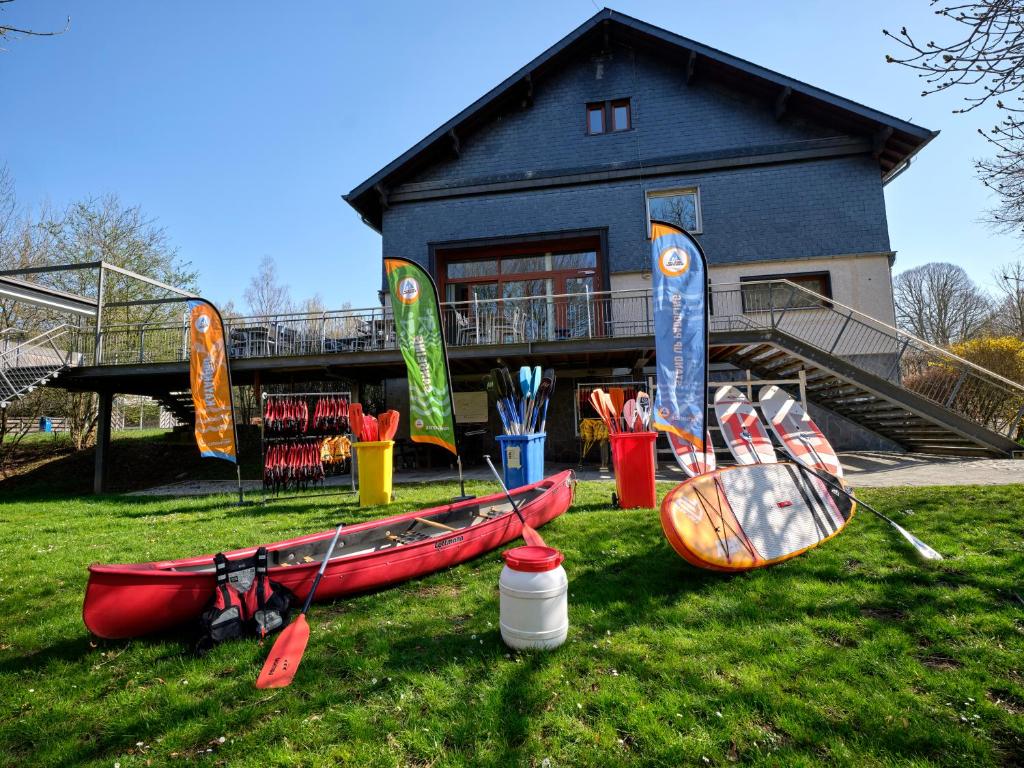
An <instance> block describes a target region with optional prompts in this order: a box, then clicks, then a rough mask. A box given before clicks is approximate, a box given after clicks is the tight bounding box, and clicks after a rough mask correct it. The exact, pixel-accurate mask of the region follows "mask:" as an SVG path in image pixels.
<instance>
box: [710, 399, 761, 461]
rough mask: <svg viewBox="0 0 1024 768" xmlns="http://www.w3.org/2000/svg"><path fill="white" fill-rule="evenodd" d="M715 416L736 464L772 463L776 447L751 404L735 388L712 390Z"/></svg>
mask: <svg viewBox="0 0 1024 768" xmlns="http://www.w3.org/2000/svg"><path fill="white" fill-rule="evenodd" d="M715 418H716V419H718V426H719V427H721V429H722V436H723V437H725V444H726V445H727V446H729V450H730V451H732V455H733V457H734V458H735V459H736V463H737V464H774V463H775V462H776V458H775V449H774V448H773V447H772V441H771V438H769V437H768V433H767V432H766V431H765V428H764V426H763V425H762V424H761V419H759V418H758V416H757V411H755V410H754V406H753V405H751V404H750V401H749V400H747V397H746V395H744V394H743V393H742V392H740V391H739V390H738V389H736V387H734V386H731V385H726V386H724V387H719V388H718V391H717V392H715Z"/></svg>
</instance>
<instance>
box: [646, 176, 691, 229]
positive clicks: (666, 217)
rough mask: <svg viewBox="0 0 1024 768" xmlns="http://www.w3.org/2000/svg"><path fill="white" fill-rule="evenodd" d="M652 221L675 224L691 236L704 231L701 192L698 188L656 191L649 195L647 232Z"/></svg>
mask: <svg viewBox="0 0 1024 768" xmlns="http://www.w3.org/2000/svg"><path fill="white" fill-rule="evenodd" d="M651 219H656V220H658V221H664V222H665V223H667V224H675V225H676V226H677V227H679V228H680V229H683V230H686V231H687V232H689V233H690V234H700V233H701V232H702V231H703V228H702V226H701V217H700V190H698V189H697V188H696V187H684V188H681V189H679V188H677V189H654V190H651V191H649V192H648V193H647V231H648V233H649V232H650V231H651V228H650V223H651Z"/></svg>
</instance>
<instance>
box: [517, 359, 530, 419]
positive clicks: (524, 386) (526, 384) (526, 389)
mask: <svg viewBox="0 0 1024 768" xmlns="http://www.w3.org/2000/svg"><path fill="white" fill-rule="evenodd" d="M531 389H533V371H531V370H530V366H528V365H524V366H522V367H521V368H520V369H519V391H520V393H522V397H521V398H520V399H519V415H520V418H521V419H522V423H523V427H524V430H525V427H526V400H527V398H528V397H529V396H530V390H531Z"/></svg>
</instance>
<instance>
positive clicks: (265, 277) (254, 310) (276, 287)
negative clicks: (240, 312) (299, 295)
mask: <svg viewBox="0 0 1024 768" xmlns="http://www.w3.org/2000/svg"><path fill="white" fill-rule="evenodd" d="M245 303H246V304H247V305H248V306H249V313H250V314H253V315H281V314H286V313H288V312H292V311H294V306H295V305H294V304H293V303H292V294H291V289H289V287H288V286H287V285H286V284H284V283H282V282H281V277H280V275H278V273H277V264H276V263H275V262H274V259H273V258H271V257H270V256H264V257H263V259H262V260H261V261H260V268H259V271H258V272H257V273H256V274H255V275H253V276H252V278H251V279H250V280H249V286H248V287H247V288H246V289H245Z"/></svg>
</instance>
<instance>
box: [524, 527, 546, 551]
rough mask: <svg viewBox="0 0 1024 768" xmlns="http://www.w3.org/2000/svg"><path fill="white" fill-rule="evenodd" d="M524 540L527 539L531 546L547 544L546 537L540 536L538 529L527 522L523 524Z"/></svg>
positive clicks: (544, 545)
mask: <svg viewBox="0 0 1024 768" xmlns="http://www.w3.org/2000/svg"><path fill="white" fill-rule="evenodd" d="M523 541H525V542H526V543H527V544H529V545H530V546H531V547H546V546H547V544H545V543H544V539H542V538H541V537H540V534H539V533H537V531H536V529H534V528H533V527H532V526H529V525H526V524H525V523H524V524H523Z"/></svg>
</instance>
